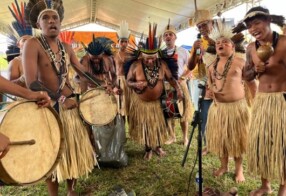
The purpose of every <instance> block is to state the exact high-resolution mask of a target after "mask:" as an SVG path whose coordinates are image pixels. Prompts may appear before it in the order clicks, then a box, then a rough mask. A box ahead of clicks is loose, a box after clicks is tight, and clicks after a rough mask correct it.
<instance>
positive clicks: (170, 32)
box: [163, 24, 192, 146]
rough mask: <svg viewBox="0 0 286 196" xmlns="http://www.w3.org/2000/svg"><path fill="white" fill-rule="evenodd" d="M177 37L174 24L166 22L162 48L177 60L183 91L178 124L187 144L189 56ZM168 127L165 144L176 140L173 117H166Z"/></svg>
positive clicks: (189, 114)
mask: <svg viewBox="0 0 286 196" xmlns="http://www.w3.org/2000/svg"><path fill="white" fill-rule="evenodd" d="M176 39H177V35H176V29H175V27H174V26H172V25H170V24H168V25H167V26H166V28H165V31H164V34H163V40H164V41H165V43H166V46H167V48H166V49H165V50H163V52H164V53H165V55H166V56H169V57H173V58H176V59H177V62H178V76H179V80H178V83H179V84H180V86H181V88H182V90H183V92H184V98H185V99H184V113H183V115H182V116H181V118H180V121H181V122H180V125H181V129H182V132H183V144H184V146H187V144H188V128H189V121H190V120H191V118H192V105H191V98H190V95H189V91H188V86H187V77H188V76H189V74H190V72H191V71H190V70H189V69H187V66H186V65H187V63H188V58H189V53H188V51H187V50H185V49H184V48H182V47H177V46H176V45H175V41H176ZM168 129H169V132H170V138H169V140H168V141H167V142H166V144H171V143H173V142H175V141H176V135H175V121H174V119H168Z"/></svg>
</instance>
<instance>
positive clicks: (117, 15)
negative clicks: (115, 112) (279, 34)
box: [0, 0, 253, 36]
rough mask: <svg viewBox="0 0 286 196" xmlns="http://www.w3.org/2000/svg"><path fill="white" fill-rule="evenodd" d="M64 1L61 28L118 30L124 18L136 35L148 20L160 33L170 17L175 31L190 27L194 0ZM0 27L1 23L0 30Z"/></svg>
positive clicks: (217, 2)
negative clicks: (90, 25)
mask: <svg viewBox="0 0 286 196" xmlns="http://www.w3.org/2000/svg"><path fill="white" fill-rule="evenodd" d="M23 1H25V2H27V0H23ZM12 2H14V1H13V0H1V1H0V7H1V10H0V22H2V23H5V24H10V23H11V21H13V20H14V18H13V17H12V15H11V13H10V11H9V10H8V6H11V3H12ZM244 2H253V0H198V1H197V7H198V9H208V10H210V11H211V13H212V14H213V15H216V14H217V13H218V12H223V11H226V10H229V9H231V8H233V7H235V6H238V5H241V4H242V3H244ZM63 3H64V8H65V18H64V20H63V22H62V30H69V29H72V28H75V27H78V26H82V25H84V24H88V23H97V24H100V25H103V26H106V27H109V28H112V29H115V30H117V29H118V25H119V24H120V22H121V21H122V20H126V21H127V22H128V23H129V28H130V30H131V31H132V33H133V34H135V35H137V36H140V34H142V33H144V34H147V32H148V23H149V22H151V23H153V22H154V23H157V24H158V30H157V32H158V33H162V31H163V29H164V27H165V26H166V25H167V23H168V20H169V19H170V21H171V22H170V23H171V24H172V25H174V26H175V27H176V28H177V30H178V31H181V30H184V29H186V28H188V27H189V19H191V18H192V17H193V16H194V13H195V5H194V0H179V1H174V0H120V1H115V0H63ZM2 30H3V28H2V29H1V27H0V32H1V31H2ZM90 31H96V30H95V29H90ZM2 32H3V31H2Z"/></svg>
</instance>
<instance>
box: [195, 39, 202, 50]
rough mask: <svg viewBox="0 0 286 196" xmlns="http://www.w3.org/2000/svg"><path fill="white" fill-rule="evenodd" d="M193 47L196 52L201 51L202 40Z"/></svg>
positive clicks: (197, 41)
mask: <svg viewBox="0 0 286 196" xmlns="http://www.w3.org/2000/svg"><path fill="white" fill-rule="evenodd" d="M193 47H194V49H195V50H197V49H200V48H201V47H202V41H201V40H196V41H195V42H194V44H193Z"/></svg>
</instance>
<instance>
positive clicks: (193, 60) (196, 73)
mask: <svg viewBox="0 0 286 196" xmlns="http://www.w3.org/2000/svg"><path fill="white" fill-rule="evenodd" d="M191 25H196V26H197V28H198V30H199V32H200V34H199V36H198V40H196V41H195V42H194V44H193V47H192V50H191V57H190V58H189V62H188V68H189V69H190V70H192V78H191V97H192V102H193V104H194V107H195V110H196V111H199V109H201V115H202V119H201V120H202V121H201V122H202V125H201V129H202V130H201V131H202V135H203V137H204V140H205V126H206V122H207V117H208V110H209V107H210V105H211V103H212V92H211V91H210V90H209V88H208V86H207V85H206V81H207V74H206V69H207V67H208V66H209V65H210V64H211V63H213V62H214V60H215V49H214V48H213V50H210V49H209V48H210V47H209V46H210V45H211V44H212V45H214V41H213V40H211V39H210V38H209V34H210V32H211V31H212V28H213V20H212V16H211V14H210V12H209V11H208V10H198V11H197V12H196V17H195V18H194V21H193V23H192V24H191ZM201 36H202V37H201ZM199 84H202V85H206V87H205V88H206V93H205V96H204V98H203V100H202V102H201V108H199V96H200V92H201V89H200V88H199ZM206 153H207V149H206V148H205V149H204V151H203V154H206Z"/></svg>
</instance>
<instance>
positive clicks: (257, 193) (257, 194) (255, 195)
mask: <svg viewBox="0 0 286 196" xmlns="http://www.w3.org/2000/svg"><path fill="white" fill-rule="evenodd" d="M271 193H272V190H271V188H270V187H260V188H259V189H256V190H254V191H251V192H250V193H249V196H263V195H264V194H271Z"/></svg>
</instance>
